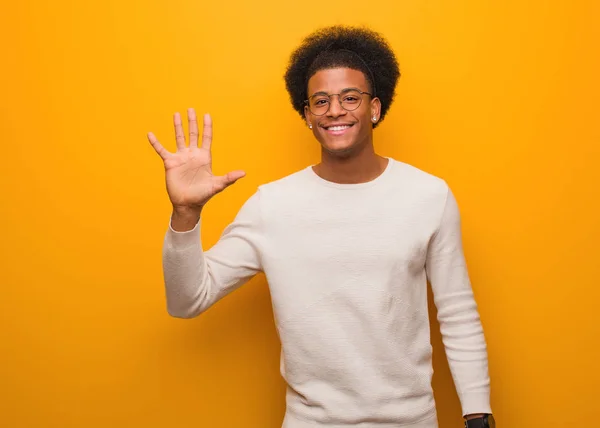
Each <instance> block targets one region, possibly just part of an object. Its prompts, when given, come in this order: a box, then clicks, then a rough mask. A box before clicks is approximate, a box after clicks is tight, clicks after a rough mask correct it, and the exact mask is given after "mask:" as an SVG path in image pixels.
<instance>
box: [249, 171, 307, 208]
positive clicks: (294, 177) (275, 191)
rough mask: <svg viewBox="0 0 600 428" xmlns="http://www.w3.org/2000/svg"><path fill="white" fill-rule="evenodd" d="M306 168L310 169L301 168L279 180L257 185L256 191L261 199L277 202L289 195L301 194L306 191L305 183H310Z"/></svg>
mask: <svg viewBox="0 0 600 428" xmlns="http://www.w3.org/2000/svg"><path fill="white" fill-rule="evenodd" d="M308 168H310V167H309V166H308V167H305V168H302V169H301V170H297V171H295V172H293V173H290V174H288V175H286V176H284V177H281V178H279V179H276V180H273V181H270V182H267V183H263V184H261V185H259V186H258V191H259V192H260V194H261V198H263V199H264V198H268V199H271V198H274V199H276V200H277V199H280V198H281V197H285V196H288V197H289V195H290V194H294V193H298V192H302V191H303V190H304V189H306V184H307V182H308V181H310V174H309V171H308Z"/></svg>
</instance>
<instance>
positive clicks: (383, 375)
mask: <svg viewBox="0 0 600 428" xmlns="http://www.w3.org/2000/svg"><path fill="white" fill-rule="evenodd" d="M200 223H201V221H200V222H198V224H196V226H195V227H194V229H192V230H190V231H184V232H176V231H174V230H173V229H172V228H171V227H170V225H169V228H168V230H167V232H166V236H165V241H164V247H163V268H164V279H165V286H166V298H167V308H168V311H169V313H170V314H171V315H172V316H175V317H182V318H190V317H194V316H197V315H198V314H200V313H202V312H204V311H206V310H207V309H209V308H210V307H211V306H212V305H213V304H214V303H216V302H217V301H218V300H219V299H221V298H222V297H224V296H225V295H227V294H228V293H230V292H232V291H233V290H235V289H236V288H238V287H239V286H241V285H242V284H244V283H245V282H246V281H248V280H249V279H250V278H251V277H252V276H254V275H255V274H256V273H258V272H259V271H262V272H264V273H265V275H266V278H267V281H268V284H269V289H270V293H271V298H272V302H273V308H274V315H275V320H276V327H277V330H278V332H279V337H280V339H281V345H282V352H281V374H282V376H283V378H284V380H285V381H286V383H287V385H288V387H287V393H286V402H287V408H286V414H285V419H284V421H283V427H284V428H319V427H327V428H347V427H377V428H384V427H385V428H391V427H420V428H421V427H422V428H435V427H437V426H438V425H437V413H436V409H435V402H434V398H433V392H432V388H431V377H432V364H431V363H432V352H431V344H430V331H429V320H428V311H427V280H428V279H429V281H430V283H431V286H432V290H433V293H434V300H435V305H436V307H437V310H438V319H439V323H440V326H441V332H442V337H443V341H444V346H445V349H446V354H447V357H448V361H449V365H450V369H451V372H452V375H453V378H454V383H455V386H456V388H457V391H458V395H459V398H460V401H461V404H462V410H463V414H469V413H491V408H490V401H489V377H488V365H487V351H486V342H485V339H484V335H483V331H482V326H481V322H480V319H479V314H478V311H477V306H476V303H475V300H474V298H473V292H472V288H471V284H470V280H469V275H468V273H467V268H466V264H465V259H464V256H463V250H462V241H461V231H460V215H459V211H458V207H457V204H456V200H455V198H454V196H453V194H452V192H451V191H450V189H449V188H448V186H447V184H446V182H445V181H444V180H442V179H440V178H437V177H435V176H433V175H431V174H428V173H426V172H423V171H421V170H419V169H417V168H416V167H413V166H411V165H408V164H406V163H403V162H400V161H397V160H394V159H391V158H390V159H389V162H388V166H387V168H386V169H385V171H384V172H383V173H382V174H381V175H379V176H378V177H377V178H376V179H374V180H372V181H369V182H367V183H360V184H337V183H333V182H329V181H326V180H324V179H322V178H321V177H319V176H318V175H317V174H316V173H315V172H314V171H313V170H312V168H311V167H307V168H305V169H303V170H301V171H298V172H296V173H294V174H291V175H288V176H287V177H284V178H282V179H280V180H277V181H274V182H271V183H268V184H265V185H262V186H259V188H258V190H257V192H256V193H255V194H254V195H253V196H252V197H250V198H249V199H248V200H247V202H246V203H245V204H244V205H243V207H242V208H241V210H240V211H239V213H238V215H237V216H236V218H235V220H234V221H233V222H232V223H231V224H230V225H228V226H227V228H226V229H225V230H224V232H223V234H222V236H221V238H220V239H219V241H218V242H217V243H216V244H215V245H214V246H213V247H211V248H210V249H208V250H206V251H203V249H202V246H201V242H200V227H201V224H200Z"/></svg>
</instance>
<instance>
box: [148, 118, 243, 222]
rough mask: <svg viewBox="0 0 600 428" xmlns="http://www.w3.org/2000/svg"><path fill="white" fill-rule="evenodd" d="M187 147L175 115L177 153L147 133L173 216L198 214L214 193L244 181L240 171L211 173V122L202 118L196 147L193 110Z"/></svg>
mask: <svg viewBox="0 0 600 428" xmlns="http://www.w3.org/2000/svg"><path fill="white" fill-rule="evenodd" d="M187 113H188V122H189V147H186V141H185V135H184V132H183V126H182V124H181V116H180V115H179V113H175V115H174V117H173V124H174V127H175V140H176V143H177V151H176V152H175V153H171V152H169V151H168V150H167V149H165V148H164V147H163V146H162V145H161V144H160V142H159V141H158V140H157V139H156V137H155V136H154V134H152V133H151V132H150V133H148V140H149V141H150V144H151V145H152V147H153V148H154V150H155V151H156V153H158V155H159V156H160V157H161V158H162V160H163V162H164V165H165V175H166V181H167V193H168V195H169V199H170V200H171V203H172V204H173V211H174V212H176V213H196V214H198V215H199V214H200V211H201V210H202V207H203V206H204V205H205V204H206V203H207V202H208V201H209V200H210V198H212V197H213V196H214V195H216V194H217V193H219V192H221V191H223V190H224V189H225V188H226V187H228V186H230V185H232V184H233V183H235V182H236V181H237V180H239V179H240V178H242V177H244V176H245V175H246V173H245V172H244V171H232V172H229V173H228V174H226V175H222V176H216V175H214V174H213V172H212V156H211V144H212V120H211V117H210V116H209V115H208V114H205V115H204V126H203V132H202V146H200V147H198V122H197V120H196V112H195V111H194V109H192V108H190V109H188V112H187Z"/></svg>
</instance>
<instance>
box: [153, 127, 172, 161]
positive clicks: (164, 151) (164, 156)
mask: <svg viewBox="0 0 600 428" xmlns="http://www.w3.org/2000/svg"><path fill="white" fill-rule="evenodd" d="M148 141H150V144H151V145H152V147H153V148H154V150H155V151H156V153H158V155H159V156H160V157H161V158H162V159H163V160H165V159H167V157H169V155H170V153H169V151H168V150H167V149H165V148H164V147H163V146H162V144H160V142H159V141H158V140H157V138H156V137H155V136H154V134H153V133H152V132H148Z"/></svg>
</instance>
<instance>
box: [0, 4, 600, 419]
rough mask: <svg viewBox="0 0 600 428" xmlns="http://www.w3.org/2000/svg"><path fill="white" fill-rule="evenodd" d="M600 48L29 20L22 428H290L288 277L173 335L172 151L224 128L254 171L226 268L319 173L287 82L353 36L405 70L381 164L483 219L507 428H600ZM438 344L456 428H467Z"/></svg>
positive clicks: (9, 101) (23, 54)
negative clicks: (169, 281) (197, 134)
mask: <svg viewBox="0 0 600 428" xmlns="http://www.w3.org/2000/svg"><path fill="white" fill-rule="evenodd" d="M599 22H600V3H599V2H597V1H594V0H589V1H583V0H581V1H574V2H558V1H555V2H547V1H542V0H536V1H530V2H521V1H517V0H509V1H503V2H481V1H479V0H471V1H442V0H431V1H378V2H375V3H371V5H370V6H369V4H368V2H364V1H358V0H349V1H346V2H344V3H343V4H340V3H336V4H333V3H328V4H321V5H318V4H317V3H314V4H313V3H305V4H299V3H292V2H281V1H278V2H275V1H264V2H241V1H238V2H237V3H234V4H232V3H231V2H198V1H195V2H194V1H187V0H172V1H169V2H157V1H140V0H136V1H126V2H119V1H116V0H106V1H103V2H94V3H91V2H75V1H72V2H69V1H64V0H60V1H55V2H42V1H30V2H10V3H6V4H5V5H3V8H2V14H1V15H0V36H1V37H0V40H1V41H0V44H1V48H2V49H1V51H0V58H1V65H0V73H1V75H0V77H1V79H0V85H1V86H2V89H1V95H0V109H1V111H0V141H1V142H2V166H1V167H0V183H1V186H2V187H1V195H2V206H1V207H2V208H1V220H2V226H3V232H2V240H1V242H2V246H1V251H2V253H1V263H2V265H1V269H2V273H1V276H0V281H1V285H2V287H1V297H0V317H1V318H0V319H1V322H0V426H1V427H8V428H16V427H18V428H24V427H36V428H40V427H60V428H68V427H86V428H88V427H89V428H92V427H102V428H105V427H109V426H111V427H147V428H150V427H235V428H238V427H257V428H268V427H272V428H277V427H279V426H280V423H281V420H282V417H283V412H284V385H283V382H282V380H281V378H280V375H279V371H278V370H279V344H278V341H277V336H276V333H275V329H274V325H273V321H272V314H271V307H270V301H269V295H268V289H267V286H266V283H265V280H264V277H263V276H260V277H258V278H256V279H255V280H253V281H252V282H251V283H250V284H248V285H246V286H245V287H243V288H242V289H241V290H239V291H237V292H235V293H233V294H232V295H230V296H229V297H227V298H226V299H224V300H223V301H221V302H220V303H219V304H218V305H217V306H215V307H214V308H212V309H211V310H210V311H209V312H208V313H206V314H205V315H204V316H202V317H200V318H197V319H194V320H176V319H173V318H170V317H169V316H168V315H167V313H166V310H165V301H164V291H163V283H162V268H161V259H160V257H161V246H162V239H163V234H164V232H165V229H166V227H167V221H168V217H169V214H170V205H169V203H168V199H167V195H166V191H165V187H164V175H163V170H162V165H161V163H160V159H159V157H158V156H157V155H156V154H155V153H154V152H153V150H152V148H151V147H150V145H149V144H148V142H147V140H146V132H148V131H153V132H154V133H155V134H156V135H157V136H158V137H159V139H160V140H161V141H162V142H163V143H164V144H165V146H166V147H168V148H169V149H171V150H173V149H174V147H175V144H174V138H173V132H172V119H171V117H172V113H173V112H175V111H181V112H182V113H183V112H185V109H186V108H187V107H190V106H193V107H195V108H196V109H197V111H198V113H199V114H202V113H203V112H205V111H208V112H210V113H211V114H212V115H213V118H214V123H215V140H214V145H213V147H214V149H213V152H214V153H213V154H214V159H215V170H216V172H217V173H224V172H227V171H229V170H232V169H237V168H242V169H245V170H246V171H247V173H248V175H247V177H246V178H244V179H243V180H242V181H240V182H239V183H237V184H236V185H235V186H233V187H232V188H230V189H228V190H227V191H226V192H224V193H223V194H221V195H219V196H218V197H216V198H215V199H214V200H213V201H211V203H210V206H209V208H208V209H207V210H206V211H205V223H204V225H205V227H204V229H203V242H204V245H205V246H210V245H212V244H213V243H214V242H215V241H216V240H217V239H218V237H219V235H220V233H221V232H222V230H223V228H224V227H225V226H226V225H227V224H228V223H229V222H230V221H231V220H232V219H233V216H234V215H235V214H236V212H237V210H238V209H239V207H240V206H241V204H242V202H243V201H244V200H245V199H246V198H247V197H248V196H250V195H251V194H252V193H253V192H254V190H255V189H256V187H257V185H259V184H261V183H264V182H267V181H271V180H274V179H276V178H279V177H281V176H283V175H287V174H289V173H292V172H294V171H296V170H298V169H300V168H303V167H305V166H306V165H308V164H309V163H315V162H317V161H318V159H319V149H318V145H317V144H316V142H315V141H314V140H313V139H312V137H311V135H310V133H309V132H308V130H307V129H306V127H305V126H303V123H302V121H301V120H300V118H299V117H297V116H296V113H295V112H294V111H293V110H292V108H291V106H290V105H289V102H288V98H287V93H286V92H285V88H284V82H283V79H282V75H283V73H284V69H285V65H286V62H287V58H288V55H289V53H290V52H291V51H292V49H293V48H295V47H296V46H297V44H298V43H299V42H300V40H301V39H302V37H303V36H305V35H306V34H308V33H309V32H310V31H312V30H314V29H315V28H317V27H319V26H322V25H329V24H334V23H346V24H368V25H370V26H372V27H373V28H374V29H376V30H378V31H381V32H382V33H383V34H384V35H385V36H386V37H387V38H388V40H389V41H390V43H391V45H392V46H393V48H394V49H395V50H396V52H397V53H398V58H399V61H400V64H401V69H402V78H401V79H400V83H399V86H398V95H397V99H396V102H395V104H394V106H393V107H392V109H391V110H390V113H389V116H388V117H387V118H386V120H385V121H384V122H383V123H382V125H381V127H380V128H378V129H377V130H376V131H375V139H376V146H377V149H378V151H379V153H381V154H383V155H386V156H392V157H396V158H397V159H399V160H402V161H405V162H408V163H412V164H414V165H416V166H418V167H420V168H422V169H425V170H427V171H429V172H431V173H434V174H436V175H439V176H442V177H444V178H445V179H446V180H447V181H448V182H449V183H450V185H451V186H452V188H453V190H454V192H455V194H456V195H457V198H458V200H459V204H460V206H461V211H462V215H463V222H464V223H463V228H464V237H465V238H464V239H465V251H466V255H467V259H468V262H469V267H470V272H471V276H472V280H473V285H474V288H475V293H476V297H477V300H478V303H479V307H480V312H481V317H482V321H483V323H484V328H485V332H486V337H487V340H488V344H489V356H490V373H491V377H492V405H493V409H494V412H495V413H496V416H497V419H498V421H499V426H503V427H511V428H520V427H523V428H525V427H562V426H565V425H567V424H569V425H576V426H583V425H585V424H586V423H591V424H592V425H593V424H594V423H595V421H596V420H597V417H596V416H595V415H596V408H597V407H596V406H597V398H598V395H597V391H598V390H597V388H598V384H599V383H600V375H599V371H600V370H599V368H598V362H599V361H600V351H599V350H598V346H599V345H598V338H599V336H600V334H599V328H598V325H599V316H598V313H599V312H600V311H599V309H598V307H597V306H598V301H599V297H600V293H599V292H598V288H599V287H598V277H600V263H599V260H598V259H599V257H598V256H599V255H600V254H599V251H598V242H600V226H598V222H599V221H598V219H599V218H600V210H599V209H598V190H597V187H598V184H599V183H600V167H599V165H598V163H599V161H600V156H599V148H598V147H599V143H600V123H599V122H600V114H599V113H600V109H599V107H598V103H599V101H600V83H599V80H598V76H600V63H599V61H600V60H599V58H600V55H598V46H599V44H600V33H599V27H600V25H599V24H598V23H599ZM437 328H438V326H437V324H435V322H434V329H437ZM433 342H434V352H435V378H434V388H435V392H436V399H437V402H438V407H439V417H440V423H441V427H442V428H444V427H447V428H450V427H459V426H462V425H461V421H460V407H459V404H458V400H457V398H456V393H455V392H454V387H453V385H452V380H451V377H450V374H449V371H448V368H447V365H446V363H445V360H444V358H445V357H444V355H443V349H442V346H441V341H440V337H439V334H438V333H434V337H433ZM586 426H587V425H586Z"/></svg>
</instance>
